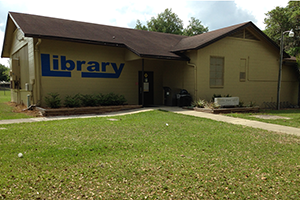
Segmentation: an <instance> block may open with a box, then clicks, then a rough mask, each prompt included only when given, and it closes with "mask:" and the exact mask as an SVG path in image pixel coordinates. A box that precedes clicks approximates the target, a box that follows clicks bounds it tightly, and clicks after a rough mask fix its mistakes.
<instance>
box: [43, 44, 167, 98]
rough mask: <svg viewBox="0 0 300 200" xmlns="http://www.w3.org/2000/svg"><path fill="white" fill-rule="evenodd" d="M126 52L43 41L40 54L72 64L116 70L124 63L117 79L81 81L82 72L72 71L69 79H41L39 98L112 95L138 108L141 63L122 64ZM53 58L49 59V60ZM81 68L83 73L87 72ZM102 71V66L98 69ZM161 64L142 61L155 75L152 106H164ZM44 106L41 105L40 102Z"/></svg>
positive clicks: (121, 49)
mask: <svg viewBox="0 0 300 200" xmlns="http://www.w3.org/2000/svg"><path fill="white" fill-rule="evenodd" d="M126 51H128V50H126V49H124V48H116V47H106V46H97V45H87V44H80V43H70V42H58V41H49V40H43V41H42V43H41V46H40V52H41V53H47V54H50V55H59V56H61V55H63V56H66V58H67V59H70V60H74V61H77V60H79V61H81V60H82V61H83V60H84V61H96V62H99V63H100V64H101V62H114V63H116V64H117V65H118V66H119V65H120V64H121V63H125V65H124V69H123V71H122V73H121V76H120V77H119V78H117V79H116V78H81V72H80V71H76V69H75V70H73V71H72V72H71V73H72V77H70V78H65V77H42V80H41V82H42V96H45V95H47V94H48V93H50V92H57V93H59V94H60V95H61V98H62V99H64V98H65V96H66V95H73V94H76V93H81V94H97V93H104V94H105V93H109V92H114V93H117V94H122V95H124V96H125V98H126V99H127V100H128V103H129V104H138V71H141V70H142V61H141V60H132V61H125V55H128V52H127V53H126ZM51 58H52V57H51ZM86 66H87V65H83V70H82V71H86ZM100 68H101V66H100ZM163 68H164V64H163V62H162V61H157V60H145V67H144V70H145V71H153V72H154V103H155V104H162V103H163V89H162V88H163V77H162V72H163ZM106 72H113V70H112V68H111V67H107V71H106ZM42 103H43V104H44V102H43V101H42Z"/></svg>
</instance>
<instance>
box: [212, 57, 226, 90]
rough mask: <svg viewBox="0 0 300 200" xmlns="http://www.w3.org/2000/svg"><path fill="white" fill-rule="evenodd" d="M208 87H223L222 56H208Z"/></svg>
mask: <svg viewBox="0 0 300 200" xmlns="http://www.w3.org/2000/svg"><path fill="white" fill-rule="evenodd" d="M209 83H210V87H223V85H224V58H223V57H214V56H211V57H210V81H209Z"/></svg>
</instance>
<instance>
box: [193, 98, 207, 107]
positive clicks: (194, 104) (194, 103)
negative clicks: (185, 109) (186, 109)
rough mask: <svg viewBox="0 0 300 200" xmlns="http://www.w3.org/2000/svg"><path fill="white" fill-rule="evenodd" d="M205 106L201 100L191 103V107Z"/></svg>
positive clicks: (204, 102)
mask: <svg viewBox="0 0 300 200" xmlns="http://www.w3.org/2000/svg"><path fill="white" fill-rule="evenodd" d="M206 104H207V102H206V101H205V100H202V99H199V100H198V101H193V102H192V106H194V107H197V108H204V107H205V105H206Z"/></svg>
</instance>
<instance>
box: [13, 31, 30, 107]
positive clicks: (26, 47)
mask: <svg viewBox="0 0 300 200" xmlns="http://www.w3.org/2000/svg"><path fill="white" fill-rule="evenodd" d="M33 52H34V50H33V39H32V38H28V37H23V33H22V32H21V31H20V30H19V29H16V30H15V32H14V34H13V40H12V46H11V52H10V54H11V57H10V63H11V71H12V63H13V61H12V60H17V62H16V63H17V68H16V69H17V71H16V72H14V71H12V73H13V74H18V76H17V79H18V80H20V87H21V88H20V89H12V90H11V101H12V102H16V103H18V104H27V95H28V94H29V95H31V92H30V91H26V90H25V83H30V82H31V80H33V79H34V77H35V74H34V60H33V59H34V56H33ZM11 80H12V77H11Z"/></svg>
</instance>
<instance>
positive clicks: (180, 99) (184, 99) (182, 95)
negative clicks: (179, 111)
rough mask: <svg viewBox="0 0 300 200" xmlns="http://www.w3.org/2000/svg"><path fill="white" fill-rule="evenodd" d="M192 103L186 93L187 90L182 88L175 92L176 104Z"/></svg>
mask: <svg viewBox="0 0 300 200" xmlns="http://www.w3.org/2000/svg"><path fill="white" fill-rule="evenodd" d="M191 103H192V96H191V95H190V94H189V93H188V91H187V90H185V89H182V90H180V92H179V93H178V94H177V106H179V107H182V106H190V105H191Z"/></svg>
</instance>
